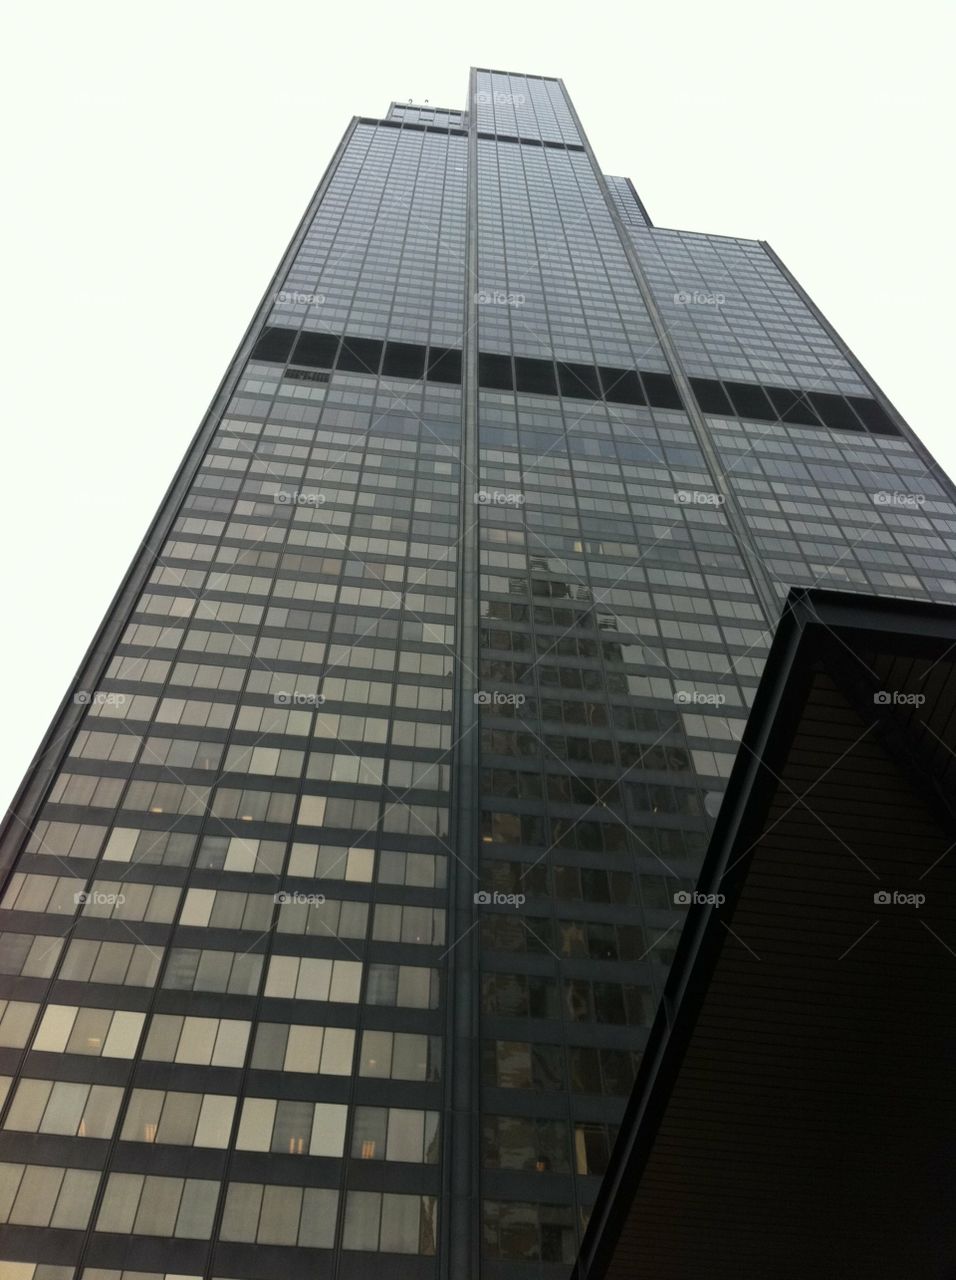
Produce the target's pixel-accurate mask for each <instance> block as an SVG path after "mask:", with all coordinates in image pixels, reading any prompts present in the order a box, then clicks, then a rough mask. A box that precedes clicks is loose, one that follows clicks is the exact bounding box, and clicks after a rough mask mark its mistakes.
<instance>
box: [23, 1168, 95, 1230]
mask: <svg viewBox="0 0 956 1280" xmlns="http://www.w3.org/2000/svg"><path fill="white" fill-rule="evenodd" d="M99 1180H100V1175H99V1171H98V1170H97V1171H93V1170H87V1169H64V1168H58V1167H56V1166H53V1165H38V1164H0V1222H9V1223H11V1224H14V1225H17V1226H24V1227H60V1228H66V1229H72V1230H83V1229H84V1228H85V1227H86V1225H87V1223H88V1222H89V1219H90V1212H91V1211H92V1208H93V1199H94V1197H95V1195H96V1188H97V1185H98V1183H99Z"/></svg>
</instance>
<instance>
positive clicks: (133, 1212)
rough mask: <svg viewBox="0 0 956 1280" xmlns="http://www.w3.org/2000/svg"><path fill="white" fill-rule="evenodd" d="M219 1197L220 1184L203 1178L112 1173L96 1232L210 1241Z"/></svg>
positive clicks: (97, 1221) (107, 1184) (97, 1220)
mask: <svg viewBox="0 0 956 1280" xmlns="http://www.w3.org/2000/svg"><path fill="white" fill-rule="evenodd" d="M218 1193H219V1183H218V1182H210V1181H207V1180H205V1179H201V1178H162V1177H158V1176H155V1175H152V1174H147V1175H143V1174H141V1173H111V1174H110V1175H109V1178H108V1180H107V1183H106V1191H105V1192H104V1194H103V1203H102V1205H101V1206H100V1212H99V1216H98V1217H97V1219H96V1230H97V1231H115V1232H118V1233H120V1234H121V1235H129V1234H133V1235H147V1236H166V1237H174V1238H176V1239H181V1240H182V1239H185V1240H206V1239H208V1238H209V1232H210V1231H211V1230H212V1222H213V1215H214V1214H215V1210H216V1198H217V1196H218Z"/></svg>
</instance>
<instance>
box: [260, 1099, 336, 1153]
mask: <svg viewBox="0 0 956 1280" xmlns="http://www.w3.org/2000/svg"><path fill="white" fill-rule="evenodd" d="M347 1113H348V1107H346V1106H345V1104H344V1103H338V1102H286V1101H282V1100H277V1099H275V1098H246V1100H245V1101H244V1103H243V1106H242V1119H241V1120H240V1122H239V1134H238V1136H237V1138H236V1148H237V1149H238V1150H240V1151H275V1152H283V1153H284V1154H286V1155H310V1156H333V1157H340V1156H341V1155H342V1151H343V1148H344V1145H345V1122H346V1117H347Z"/></svg>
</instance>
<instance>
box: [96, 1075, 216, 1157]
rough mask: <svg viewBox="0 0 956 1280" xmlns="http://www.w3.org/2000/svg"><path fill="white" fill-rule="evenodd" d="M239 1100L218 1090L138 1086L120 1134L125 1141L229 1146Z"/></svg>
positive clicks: (175, 1144)
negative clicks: (167, 1089) (217, 1091)
mask: <svg viewBox="0 0 956 1280" xmlns="http://www.w3.org/2000/svg"><path fill="white" fill-rule="evenodd" d="M235 1110H236V1099H235V1098H233V1097H229V1096H227V1095H224V1094H218V1093H177V1092H164V1091H163V1090H162V1089H134V1090H133V1092H132V1094H131V1095H130V1101H129V1106H128V1107H127V1109H126V1118H125V1120H124V1121H123V1129H122V1132H121V1133H120V1137H121V1138H122V1139H123V1140H124V1141H125V1142H168V1143H170V1144H172V1145H173V1146H186V1147H227V1146H228V1145H229V1134H230V1131H231V1129H232V1118H233V1115H234V1113H235Z"/></svg>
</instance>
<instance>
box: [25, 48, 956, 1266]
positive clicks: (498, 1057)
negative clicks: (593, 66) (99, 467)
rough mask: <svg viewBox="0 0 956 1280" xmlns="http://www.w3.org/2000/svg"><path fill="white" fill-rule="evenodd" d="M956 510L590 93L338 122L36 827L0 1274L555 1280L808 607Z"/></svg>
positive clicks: (54, 732) (41, 787)
mask: <svg viewBox="0 0 956 1280" xmlns="http://www.w3.org/2000/svg"><path fill="white" fill-rule="evenodd" d="M954 532H956V504H954V500H953V489H952V486H951V485H950V483H949V481H948V480H947V479H946V478H945V476H944V475H943V473H942V472H941V470H940V468H939V467H938V465H937V464H936V463H935V462H934V461H933V459H932V458H931V457H930V455H929V454H928V453H927V451H926V450H925V448H924V447H923V446H922V445H921V444H920V442H919V441H918V440H917V439H916V438H915V437H914V436H913V434H912V432H911V431H910V430H909V428H908V427H907V426H906V425H905V423H903V422H902V421H901V419H900V417H899V415H898V414H897V413H896V411H895V410H894V409H893V407H892V406H891V405H890V404H889V403H888V402H887V400H886V398H885V397H884V396H883V394H882V393H881V392H880V390H879V388H878V387H877V386H876V385H875V384H874V382H873V381H872V379H871V378H870V377H869V376H868V375H867V373H866V372H865V371H864V370H863V369H862V368H861V366H860V365H859V362H858V361H856V359H855V358H854V357H853V355H852V353H851V352H849V351H848V349H847V348H846V346H845V345H844V343H843V342H842V341H841V339H840V338H839V336H838V335H837V334H836V333H835V332H834V331H833V329H832V328H831V327H830V326H829V325H828V323H827V322H826V321H825V319H824V318H823V317H822V316H821V315H820V313H819V312H818V311H817V309H816V308H815V307H814V305H813V303H812V302H811V301H810V300H809V299H808V298H807V296H806V295H805V294H804V293H803V291H802V290H801V289H800V287H799V285H798V284H797V283H796V282H795V281H794V280H793V278H792V277H791V276H790V275H789V273H788V272H787V270H786V268H785V267H784V266H783V264H782V263H781V262H780V261H779V259H778V258H777V257H776V256H775V255H774V253H773V252H772V250H771V249H770V248H769V247H768V246H767V245H766V244H764V243H763V242H761V241H754V240H742V239H736V238H733V237H727V236H708V235H702V234H697V233H690V232H683V231H672V230H666V229H661V228H656V227H654V226H653V224H652V223H651V221H650V219H649V217H648V215H647V212H646V210H645V208H644V205H643V204H642V202H641V200H640V199H639V197H638V195H637V194H636V192H635V189H634V187H633V186H632V184H631V183H630V181H629V180H627V179H624V178H617V177H611V176H607V175H605V174H603V173H602V171H601V170H600V168H599V167H598V164H597V162H596V160H595V157H594V154H593V152H592V150H591V147H590V144H589V142H588V140H587V138H586V136H585V134H584V132H583V129H582V127H581V124H580V121H579V120H578V118H577V115H576V113H575V111H574V108H573V106H572V104H571V101H570V99H569V98H568V96H567V93H566V92H565V89H564V86H563V84H562V82H561V81H559V80H556V79H550V78H547V77H536V76H527V75H516V74H509V73H504V72H492V71H486V70H474V71H472V73H471V81H470V85H469V94H468V106H467V110H465V111H459V110H443V109H440V108H437V107H431V106H427V105H421V106H420V105H413V104H398V103H393V104H392V106H391V107H390V109H389V111H388V114H387V116H386V118H385V119H382V120H375V119H367V118H364V117H360V118H355V119H353V120H352V122H351V123H350V125H349V126H348V128H347V130H346V133H345V136H344V137H343V139H342V142H341V144H340V145H339V148H338V150H337V151H336V153H335V156H334V157H333V160H332V163H331V164H330V166H329V168H328V170H327V171H326V173H325V175H324V176H323V178H322V180H321V182H320V183H319V186H318V188H317V190H316V193H315V196H314V198H313V200H312V202H311V204H310V206H309V208H308V209H307V211H306V213H305V215H304V217H303V219H302V221H301V223H300V225H299V227H298V229H297V231H296V233H295V235H294V236H293V239H292V241H291V243H290V245H289V247H288V249H287V251H286V253H285V255H284V257H283V259H282V262H281V263H280V266H279V268H278V270H277V272H276V275H275V277H274V278H273V280H272V282H271V283H270V286H269V288H268V290H267V293H266V295H265V297H264V299H263V302H262V304H261V305H260V307H259V309H258V311H257V312H256V315H255V316H254V318H253V320H252V323H251V324H250V326H249V328H248V330H247V331H246V334H245V336H244V338H243V340H242V342H241V344H240V347H239V349H238V351H237V353H236V356H235V359H234V360H233V362H232V364H231V365H230V367H229V370H228V372H227V374H226V376H225V378H224V379H223V382H222V384H221V386H220V388H219V390H218V393H217V395H216V397H215V399H214V401H213V404H212V406H211V408H210V410H209V412H208V413H207V415H206V417H205V418H204V420H203V422H202V424H201V426H200V429H199V431H198V433H197V435H196V437H195V440H194V442H193V444H192V446H191V447H190V450H189V452H188V454H187V456H186V458H185V459H184V461H183V464H182V466H181V468H180V470H179V471H178V472H177V474H176V476H175V477H174V479H173V482H172V485H171V487H170V490H169V492H168V494H167V497H166V499H165V500H164V503H163V505H162V507H161V509H160V511H159V512H158V513H157V515H156V517H155V519H154V521H153V523H152V524H151V526H150V528H149V531H148V533H147V536H146V538H145V541H144V544H143V548H142V550H141V552H140V553H139V554H138V555H137V557H136V558H135V560H134V562H133V564H132V566H131V567H130V570H129V571H128V573H127V576H126V578H125V579H124V581H123V583H122V585H121V586H120V589H119V592H118V594H117V596H116V598H115V600H114V602H113V605H112V607H111V609H110V611H109V613H108V615H107V617H106V618H105V619H104V622H103V624H102V626H101V628H100V630H99V632H98V633H97V635H96V637H95V639H94V641H93V644H92V645H91V647H90V649H89V651H88V653H87V655H86V657H85V659H84V661H83V664H82V666H81V668H80V670H79V672H78V673H77V676H76V679H75V681H74V684H73V686H72V687H71V689H70V690H69V692H68V694H67V696H66V698H65V699H64V702H63V704H62V705H61V708H60V710H59V712H58V714H57V716H56V718H55V720H54V722H53V724H52V725H51V727H50V730H49V732H48V735H47V737H46V739H45V740H44V742H43V744H42V746H41V749H40V751H39V753H38V755H37V757H36V760H35V762H34V764H33V766H32V767H31V769H30V771H29V773H28V776H27V778H26V780H25V781H24V783H23V785H22V787H21V789H20V791H19V793H18V795H17V797H16V800H15V803H14V807H13V810H12V814H11V816H10V818H8V820H7V823H6V825H5V827H4V829H3V832H2V849H0V856H2V859H3V861H2V866H3V868H4V875H5V878H6V881H5V888H4V895H3V898H2V900H0V973H2V976H0V997H2V998H0V1084H2V1086H3V1095H4V1109H3V1111H2V1112H0V1222H2V1223H3V1226H2V1228H0V1277H2V1280H7V1277H9V1278H10V1280H81V1278H82V1280H147V1277H148V1278H149V1280H154V1278H155V1277H157V1276H162V1277H166V1278H167V1280H172V1277H176V1278H177V1280H183V1278H184V1277H186V1278H188V1280H198V1278H200V1277H201V1278H202V1280H273V1278H274V1277H275V1276H277V1275H281V1276H283V1277H288V1280H306V1278H308V1280H316V1278H318V1280H359V1278H362V1280H364V1278H365V1277H367V1276H368V1275H370V1274H375V1275H377V1276H380V1277H381V1278H382V1280H432V1278H436V1280H438V1278H440V1280H463V1278H465V1277H469V1278H470V1277H474V1278H476V1280H477V1278H478V1277H482V1280H513V1278H514V1280H516V1278H517V1277H529V1278H531V1280H552V1278H554V1280H558V1277H561V1278H562V1280H563V1278H564V1277H566V1276H567V1275H568V1274H569V1272H570V1269H571V1266H572V1264H573V1263H574V1260H575V1258H576V1256H577V1253H578V1248H579V1243H580V1240H581V1236H582V1234H583V1230H584V1227H585V1225H586V1223H587V1219H588V1214H589V1210H590V1208H591V1206H592V1205H593V1204H594V1203H595V1201H596V1199H597V1196H598V1190H599V1187H600V1184H601V1177H602V1174H603V1173H604V1171H605V1168H606V1167H607V1164H608V1160H609V1156H610V1151H611V1148H612V1146H613V1144H614V1141H615V1138H616V1134H617V1125H618V1124H619V1122H620V1120H621V1117H622V1115H623V1112H624V1108H625V1105H626V1102H627V1098H628V1095H629V1093H630V1091H631V1088H632V1085H633V1083H634V1079H635V1074H636V1071H637V1069H638V1066H639V1063H640V1059H641V1053H642V1049H643V1048H644V1046H645V1044H646V1042H647V1038H648V1032H649V1028H650V1026H651V1023H652V1021H653V1018H654V1013H655V1009H656V1007H657V1003H658V1000H659V997H660V995H661V992H662V990H663V985H664V981H665V978H666V976H667V972H668V966H669V964H670V960H671V958H672V956H673V953H674V950H675V946H676V943H677V938H678V936H679V934H680V929H681V924H682V921H683V918H684V915H685V913H686V910H687V905H688V902H689V900H690V898H691V896H692V894H693V891H694V886H695V884H696V877H697V873H698V871H699V869H700V865H701V860H702V857H703V854H704V851H705V848H706V845H707V841H708V835H709V832H710V829H711V825H712V823H713V819H714V816H715V815H716V813H717V810H718V807H719V804H720V798H721V795H722V792H723V789H724V786H725V783H726V779H727V777H728V775H729V773H730V769H731V766H732V764H733V761H734V756H735V751H736V746H737V742H738V739H739V737H740V734H741V731H742V728H743V725H744V722H745V720H746V717H747V711H748V707H749V705H750V701H751V699H752V696H753V692H754V690H755V688H756V685H757V681H758V679H759V676H760V672H761V668H762V664H763V661H764V658H765V656H766V653H767V651H768V648H769V643H770V639H771V637H772V634H773V630H774V627H775V626H776V623H777V620H778V618H779V616H780V613H781V609H782V608H783V604H784V601H785V599H786V598H787V594H788V592H789V590H790V589H791V588H792V587H795V586H796V587H814V586H817V585H822V586H825V587H831V588H833V587H838V588H840V589H842V590H844V591H850V592H858V593H867V594H873V593H875V594H881V595H889V596H899V597H907V598H911V599H916V600H933V601H950V602H952V601H954V600H956V557H954V554H953V546H954V542H953V539H954ZM372 1255H374V1256H372Z"/></svg>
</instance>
